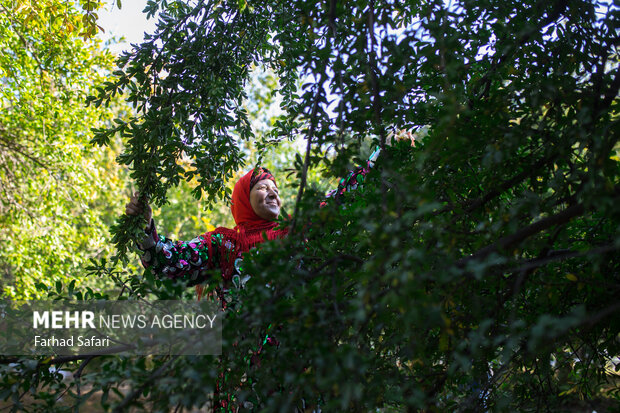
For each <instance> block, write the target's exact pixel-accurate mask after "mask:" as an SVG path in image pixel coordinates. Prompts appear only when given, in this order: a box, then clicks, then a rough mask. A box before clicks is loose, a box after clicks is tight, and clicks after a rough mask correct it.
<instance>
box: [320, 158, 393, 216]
mask: <svg viewBox="0 0 620 413" xmlns="http://www.w3.org/2000/svg"><path fill="white" fill-rule="evenodd" d="M380 153H381V148H380V147H378V146H377V147H376V148H375V150H374V151H373V153H372V154H371V155H370V157H369V158H368V161H367V162H366V165H360V166H358V167H356V168H355V169H353V170H352V171H350V172H349V173H348V174H347V176H346V177H344V178H342V179H341V180H340V182H339V183H338V188H336V189H332V190H331V191H329V192H328V193H327V194H326V195H325V200H323V201H322V202H321V204H320V206H321V207H322V206H324V205H325V204H326V203H327V200H328V199H329V198H334V199H335V200H336V202H340V201H341V200H342V197H343V196H344V194H345V193H347V192H350V191H354V190H356V189H357V188H358V186H360V185H361V184H362V183H363V182H364V177H365V176H366V174H368V172H370V169H371V168H373V167H374V166H375V161H376V160H377V158H378V157H379V154H380Z"/></svg>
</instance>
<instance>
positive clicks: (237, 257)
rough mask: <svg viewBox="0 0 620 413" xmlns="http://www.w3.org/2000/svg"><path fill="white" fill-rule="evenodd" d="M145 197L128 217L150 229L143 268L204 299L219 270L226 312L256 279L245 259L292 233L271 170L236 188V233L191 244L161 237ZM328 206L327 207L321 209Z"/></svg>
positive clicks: (344, 188) (347, 184)
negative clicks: (284, 225) (283, 222)
mask: <svg viewBox="0 0 620 413" xmlns="http://www.w3.org/2000/svg"><path fill="white" fill-rule="evenodd" d="M396 141H406V142H410V143H411V145H414V144H415V137H414V136H413V135H412V133H411V132H409V131H406V130H400V131H398V132H396V133H393V132H390V134H388V137H387V144H388V145H392V144H393V143H394V142H396ZM379 153H380V149H379V148H376V149H375V151H374V152H373V153H372V154H371V155H370V158H369V159H368V162H367V163H366V165H365V166H358V167H357V168H355V169H354V170H353V171H351V172H350V173H349V174H348V175H347V177H346V178H344V179H342V180H341V181H340V183H339V184H338V188H337V189H335V190H332V191H331V192H329V193H328V194H327V196H326V198H335V199H336V201H340V200H341V198H342V197H343V196H344V194H345V193H347V192H349V191H351V190H355V189H356V188H357V187H358V185H359V184H360V183H361V182H362V181H363V179H364V176H365V175H366V174H367V173H368V171H369V170H370V168H372V167H373V166H374V164H375V161H376V159H377V157H378V156H379ZM138 199H139V194H138V193H135V194H134V195H133V196H132V197H131V200H130V201H129V203H128V204H127V205H126V207H125V212H126V213H127V214H128V215H138V214H141V213H142V214H144V217H145V218H146V221H147V222H148V223H149V224H148V226H147V227H146V229H145V233H146V237H145V239H144V240H142V242H141V243H139V248H140V249H141V250H142V251H143V255H142V257H141V259H142V264H143V265H144V266H145V267H146V268H151V271H152V272H153V273H154V274H155V275H157V276H164V277H169V278H175V279H178V278H183V279H185V280H187V281H188V285H190V286H191V285H196V291H197V294H198V298H199V299H200V297H201V296H202V292H203V286H202V285H200V284H201V283H202V282H203V281H205V280H206V278H207V276H208V274H209V273H210V270H213V269H219V270H220V272H221V276H222V288H220V289H218V290H217V291H218V295H219V297H220V299H221V300H222V306H223V307H226V304H227V301H228V300H229V298H227V294H226V292H228V290H229V289H230V288H232V287H235V288H242V287H243V286H244V284H245V283H246V281H247V280H248V279H249V278H250V277H249V276H248V275H243V273H242V272H241V256H242V254H243V253H244V252H247V251H249V250H250V249H252V248H254V247H255V246H257V245H258V244H260V243H261V242H263V241H264V240H265V239H267V240H274V239H277V238H282V237H284V236H286V234H287V233H288V230H287V229H276V227H277V223H276V222H275V220H276V219H277V218H278V215H279V214H280V209H281V206H282V201H281V200H280V196H279V191H278V186H277V183H276V179H275V177H274V176H273V175H272V174H271V172H269V170H267V169H266V168H260V167H259V168H255V169H252V170H251V171H249V172H248V173H246V174H245V175H244V176H243V177H241V179H239V181H238V182H237V183H236V184H235V188H234V190H233V194H232V205H231V207H230V210H231V212H232V215H233V218H234V220H235V223H236V224H237V226H236V227H235V228H234V229H229V228H225V227H219V228H217V229H215V231H211V232H207V233H205V234H203V235H201V236H199V237H197V238H194V239H193V240H191V241H188V242H183V241H179V242H176V243H173V242H172V241H171V240H169V239H167V238H165V237H160V236H159V235H158V234H157V231H156V229H155V223H154V221H153V219H152V212H151V208H150V206H149V205H148V204H147V205H144V206H143V205H142V204H141V203H140V202H139V200H138ZM324 204H325V201H323V202H321V204H320V205H321V206H322V205H324Z"/></svg>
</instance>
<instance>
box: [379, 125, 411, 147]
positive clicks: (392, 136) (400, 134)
mask: <svg viewBox="0 0 620 413" xmlns="http://www.w3.org/2000/svg"><path fill="white" fill-rule="evenodd" d="M399 141H405V142H411V146H415V136H413V133H411V132H409V131H408V130H405V129H401V130H399V131H391V132H390V133H388V135H387V139H386V140H385V143H387V144H388V145H389V146H392V145H394V144H395V143H396V142H399Z"/></svg>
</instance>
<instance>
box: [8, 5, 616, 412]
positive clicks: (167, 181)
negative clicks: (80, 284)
mask: <svg viewBox="0 0 620 413" xmlns="http://www.w3.org/2000/svg"><path fill="white" fill-rule="evenodd" d="M160 8H161V11H162V14H161V19H160V23H159V25H158V29H157V31H156V33H154V34H153V35H152V37H151V39H150V40H147V41H145V42H144V43H143V44H142V45H140V47H139V48H137V49H135V50H134V51H133V52H130V53H126V54H125V55H124V56H122V57H121V59H120V60H119V70H118V71H117V72H116V76H117V77H116V80H114V81H113V82H109V83H106V84H104V85H102V86H101V87H100V89H99V93H98V94H97V96H94V97H93V98H92V99H91V103H92V104H94V105H95V106H97V105H101V104H103V103H106V102H108V101H110V99H113V98H114V97H115V96H116V95H117V94H118V93H120V92H121V91H125V92H127V93H128V100H129V101H130V102H131V103H133V104H134V106H135V109H136V112H135V115H134V117H133V118H131V119H128V120H120V119H119V120H118V121H117V122H116V123H115V127H113V128H108V129H100V130H98V131H97V133H96V137H95V141H96V142H97V143H99V144H108V143H109V142H111V141H112V139H113V137H114V136H116V134H117V133H120V135H121V136H122V137H123V138H124V139H125V141H126V151H125V153H124V154H123V155H122V156H121V157H120V161H121V162H122V163H124V164H126V165H129V166H130V167H131V169H132V177H133V178H134V179H135V180H136V182H137V185H138V187H139V190H140V191H141V192H142V193H143V194H144V197H145V198H147V197H148V198H149V199H151V200H152V201H153V202H154V203H156V204H158V205H162V204H164V203H165V201H166V200H167V198H168V193H169V191H170V190H171V189H172V188H173V187H175V186H176V185H178V184H179V182H181V181H182V180H183V179H188V180H192V179H196V180H197V183H198V186H197V187H196V188H197V189H196V190H195V193H196V195H200V194H202V191H204V193H205V195H206V197H207V199H206V201H211V200H215V199H224V198H225V197H226V194H227V189H226V188H227V186H226V184H227V180H228V178H230V177H231V176H232V175H233V173H234V172H236V171H237V170H238V169H239V168H240V167H241V166H242V162H243V157H244V153H245V148H246V147H247V146H246V145H248V143H251V144H252V145H253V147H256V148H258V149H259V151H260V150H262V148H264V147H265V146H267V145H268V144H271V143H273V141H276V142H277V141H278V140H285V139H287V138H288V139H294V138H296V137H297V136H303V137H304V138H305V140H306V142H307V151H306V153H305V154H304V155H303V156H301V157H299V158H298V159H297V160H296V161H295V162H294V163H293V164H291V165H290V167H291V168H293V167H294V168H295V169H296V174H295V176H296V178H297V181H296V188H297V189H298V191H299V192H298V194H299V197H298V198H297V200H296V202H295V204H294V205H290V206H289V209H290V210H291V211H294V215H293V219H292V220H291V221H290V222H288V224H289V225H290V227H291V234H290V235H289V237H287V238H286V239H285V240H281V241H277V242H270V243H266V244H264V245H263V246H262V247H261V248H260V251H259V252H257V251H253V252H252V253H250V254H248V257H247V258H246V260H245V261H244V267H245V268H246V270H247V272H248V273H249V274H251V275H252V279H251V280H250V282H249V283H248V285H247V288H246V289H245V290H242V291H241V292H240V293H239V303H238V306H236V310H235V311H229V312H228V313H227V316H226V319H225V322H224V336H225V337H224V339H225V340H224V355H223V356H222V357H221V358H211V357H201V358H195V357H164V358H141V359H127V358H121V357H107V358H95V359H92V360H91V359H88V360H87V361H86V363H88V364H87V365H86V364H84V363H85V362H81V363H80V364H76V365H74V366H72V367H70V368H72V369H74V370H75V369H79V373H80V374H81V377H79V378H76V379H74V381H73V382H71V386H72V387H71V391H74V390H75V389H76V388H77V389H78V390H79V389H80V386H84V385H88V386H92V387H90V388H93V389H101V390H103V395H104V396H103V397H102V400H101V402H102V404H103V405H104V406H105V407H112V406H116V407H117V409H118V411H121V410H122V409H123V408H125V407H127V406H129V405H141V406H142V407H143V408H146V409H148V410H153V411H155V410H157V411H167V410H168V409H173V408H175V407H176V408H191V407H196V406H204V405H205V403H207V402H208V400H209V398H210V394H211V392H212V390H213V388H214V385H215V381H216V377H217V375H218V374H219V373H218V372H220V371H227V372H228V373H227V374H228V376H227V377H228V379H227V381H226V382H225V383H224V385H225V386H226V387H227V391H229V392H232V393H234V394H235V397H236V398H237V401H239V402H240V403H241V402H244V401H250V402H251V403H252V405H253V406H254V408H255V409H256V410H261V409H262V410H264V411H291V410H292V409H293V406H298V407H300V406H301V404H302V400H303V401H304V402H305V404H306V405H317V404H319V405H320V406H321V409H322V410H323V411H356V412H357V411H376V410H377V409H382V411H392V409H393V410H396V411H405V410H407V411H409V410H411V411H413V410H418V409H420V410H421V409H425V410H429V411H434V410H437V411H481V410H489V411H536V410H541V409H548V410H550V411H579V410H580V409H582V408H584V406H588V407H589V408H590V409H596V410H597V411H598V410H601V411H603V410H612V408H613V406H615V405H617V403H618V401H619V400H618V399H619V398H620V393H619V391H618V380H619V379H618V376H617V373H616V372H615V371H614V357H615V363H616V365H617V364H618V363H617V362H618V359H617V356H618V354H620V341H619V332H620V325H619V323H620V319H619V318H618V317H617V313H618V310H619V309H620V304H618V300H617V296H618V292H619V290H620V272H619V268H618V267H619V264H620V263H619V262H618V253H617V250H618V248H620V237H619V231H618V230H619V224H620V209H619V208H618V207H617V203H618V201H619V199H618V197H619V188H618V178H619V172H620V171H619V166H620V165H619V160H618V151H619V146H618V142H617V139H618V127H617V124H618V98H617V95H618V89H619V87H620V77H619V75H618V51H617V39H618V9H617V8H613V7H611V6H608V5H605V4H594V3H592V2H590V1H578V0H574V1H564V0H557V1H550V2H543V1H523V2H494V1H480V0H477V1H457V2H452V3H450V4H449V5H446V3H445V2H443V1H433V0H422V1H408V2H392V1H371V2H355V1H353V2H337V1H334V0H331V1H328V2H318V3H317V2H304V1H296V0H292V1H287V2H279V1H260V2H246V1H223V2H220V1H217V2H216V1H198V2H189V3H185V2H162V3H161V4H159V3H158V2H155V1H151V2H149V5H148V6H147V10H148V12H149V13H151V14H152V13H155V12H156V11H157V10H159V9H160ZM254 65H264V66H265V67H267V68H270V69H272V70H274V71H275V72H276V73H277V76H278V85H279V86H278V93H279V94H280V95H281V106H282V108H283V110H284V114H283V115H282V116H281V117H280V119H278V121H277V122H275V123H274V125H273V128H272V130H265V131H262V132H261V133H259V134H257V135H254V132H253V130H252V128H251V127H250V124H251V122H250V120H249V117H248V111H247V110H246V109H245V107H246V106H245V105H246V102H247V100H248V96H246V94H247V92H246V91H247V89H246V84H247V82H248V81H249V76H250V72H251V68H252V67H253V66H254ZM300 82H301V83H302V86H301V87H298V86H299V85H300ZM394 127H395V128H398V129H409V130H412V131H414V132H415V133H416V134H417V135H418V137H419V139H420V141H421V142H420V143H419V144H418V145H416V146H415V147H413V148H412V147H410V146H409V145H407V144H404V143H400V144H397V145H395V146H393V147H387V148H384V150H383V152H382V155H381V158H380V160H379V162H378V164H377V166H376V168H374V169H373V171H372V172H371V173H370V174H369V175H368V176H367V178H366V182H365V185H364V187H363V188H361V189H359V190H358V191H356V192H355V193H354V194H349V195H348V196H347V197H346V199H344V200H343V203H342V204H339V205H336V204H335V203H332V204H328V206H327V207H325V208H321V209H319V208H317V200H318V199H319V198H320V193H319V192H318V191H316V190H314V188H313V187H312V186H311V185H308V184H307V176H308V173H309V172H308V171H315V172H316V171H321V172H322V173H323V174H324V176H325V177H326V178H327V177H335V176H342V175H343V174H344V172H345V171H346V170H347V167H348V166H350V164H351V162H352V159H353V158H355V157H356V156H359V154H360V150H361V149H360V148H361V147H362V146H363V145H367V144H368V142H367V140H369V139H374V140H375V141H376V143H377V144H379V145H381V146H384V147H385V143H386V142H385V141H386V136H387V133H388V131H389V130H391V128H394ZM187 159H189V160H190V162H191V164H190V167H189V168H188V167H187V165H186V163H187ZM138 221H139V219H138V218H136V219H133V220H130V219H128V218H127V217H124V218H121V220H120V221H119V223H118V224H117V226H116V233H115V241H116V242H117V243H118V247H119V253H120V256H123V255H124V254H125V253H126V252H127V249H128V247H129V244H128V242H129V240H130V239H131V238H132V237H133V234H134V233H136V232H138V231H139V230H140V226H141V223H140V222H138ZM205 229H206V228H205ZM93 271H95V272H98V273H100V274H110V272H111V271H112V270H110V268H107V267H106V266H105V263H104V264H103V265H101V264H100V265H98V266H95V267H93ZM113 274H114V277H115V278H116V279H118V280H119V282H125V283H127V285H128V288H126V289H124V290H123V294H124V298H136V297H140V296H147V297H160V298H169V297H179V296H185V297H186V298H190V297H191V290H188V289H186V288H184V286H183V285H182V283H176V284H174V283H172V282H171V281H170V280H165V281H161V280H157V279H155V278H153V277H152V275H151V274H149V273H148V272H146V273H145V274H129V273H127V272H124V271H121V272H113ZM213 283H214V284H215V283H217V277H215V278H214V282H213ZM59 292H60V295H61V296H66V295H67V292H66V291H64V290H62V291H59ZM267 331H269V333H270V334H273V335H275V337H277V339H278V340H279V341H280V346H279V347H278V348H277V349H276V348H275V347H266V348H265V349H264V351H262V354H261V357H260V365H259V366H258V365H257V364H256V363H254V365H253V366H252V367H250V366H249V365H250V362H249V356H248V354H250V353H251V351H253V350H256V349H257V348H258V346H259V344H260V343H261V341H262V338H263V337H264V336H265V333H266V332H267ZM61 361H63V359H56V360H47V361H45V362H40V363H39V364H36V363H33V362H30V363H23V367H22V370H21V373H15V372H13V373H12V374H6V375H4V376H2V377H6V378H3V379H2V380H4V383H5V384H6V383H9V381H10V380H12V379H13V378H14V377H15V376H20V377H21V378H22V380H21V381H18V383H19V384H16V385H14V389H13V390H12V392H10V393H11V394H19V393H20V392H21V391H24V390H27V389H28V388H29V387H30V386H33V385H34V386H36V385H38V384H39V383H42V382H53V383H56V384H53V385H51V386H50V387H48V388H47V389H48V391H49V393H45V394H49V396H46V397H49V398H50V399H53V398H54V396H53V394H54V393H55V392H60V391H63V390H64V386H66V384H59V383H58V382H57V381H55V380H57V379H55V378H54V377H52V376H53V375H52V374H51V373H48V372H47V368H46V366H47V365H46V364H45V363H59V362H61ZM5 371H7V370H5ZM31 372H32V373H34V374H33V375H32V377H37V378H38V379H40V380H41V382H36V381H33V380H30V379H28V380H24V379H23V378H24V377H30V376H29V374H30V373H31ZM80 374H78V376H80ZM240 383H243V384H242V385H240ZM20 385H21V386H23V387H19V386H20ZM122 385H130V386H131V389H132V390H131V391H129V392H128V391H123V392H121V391H118V389H119V388H121V386H122ZM76 386H77V387H76ZM113 392H116V394H117V396H114V397H108V395H109V394H110V395H111V394H112V393H113ZM8 394H9V393H7V395H8ZM41 394H44V393H41ZM71 394H72V395H73V396H74V399H75V400H76V402H83V401H84V400H85V399H87V398H89V397H92V398H95V397H96V395H91V394H90V393H88V394H84V393H79V392H78V393H77V394H75V393H71ZM41 399H42V400H41V403H43V402H44V401H45V397H41Z"/></svg>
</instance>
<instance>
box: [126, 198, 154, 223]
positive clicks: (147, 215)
mask: <svg viewBox="0 0 620 413" xmlns="http://www.w3.org/2000/svg"><path fill="white" fill-rule="evenodd" d="M125 213H126V214H127V215H139V214H143V215H144V219H146V222H147V225H151V218H153V210H152V209H151V206H150V205H149V204H144V203H142V202H140V193H139V192H134V194H133V195H132V196H131V198H130V199H129V202H128V203H127V205H125Z"/></svg>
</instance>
